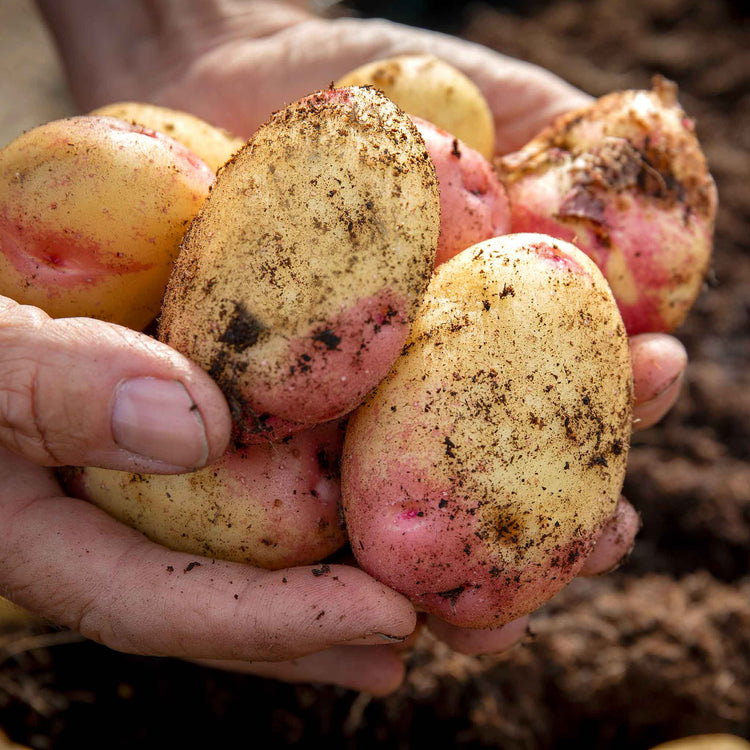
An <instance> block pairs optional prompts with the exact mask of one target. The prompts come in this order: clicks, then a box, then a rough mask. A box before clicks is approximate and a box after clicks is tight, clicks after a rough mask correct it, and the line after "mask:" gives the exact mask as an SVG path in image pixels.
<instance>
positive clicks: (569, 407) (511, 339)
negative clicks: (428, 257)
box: [341, 234, 632, 628]
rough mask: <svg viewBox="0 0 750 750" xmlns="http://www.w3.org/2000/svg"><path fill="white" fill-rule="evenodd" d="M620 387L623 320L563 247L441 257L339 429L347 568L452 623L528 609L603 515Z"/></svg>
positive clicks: (624, 377) (618, 434) (504, 617)
mask: <svg viewBox="0 0 750 750" xmlns="http://www.w3.org/2000/svg"><path fill="white" fill-rule="evenodd" d="M631 393H632V384H631V366H630V355H629V350H628V342H627V337H626V335H625V327H624V326H623V323H622V318H621V317H620V315H619V312H618V310H617V306H616V304H615V302H614V298H613V297H612V293H611V291H610V289H609V287H608V286H607V283H606V281H605V279H604V277H603V276H602V274H601V273H600V271H599V270H598V269H597V267H596V266H595V265H594V263H593V262H592V261H591V260H589V258H587V257H586V256H585V255H584V254H583V253H582V252H581V251H580V250H578V249H577V248H575V247H574V246H573V245H571V244H569V243H567V242H561V241H559V240H554V239H552V238H551V237H547V236H545V235H541V234H511V235H506V236H504V237H495V238H494V239H491V240H488V241H486V242H481V243H479V244H477V245H474V246H473V247H470V248H468V249H466V250H464V251H463V252H461V253H459V254H458V255H456V256H455V257H453V258H452V259H451V260H449V261H447V262H446V263H443V264H442V265H441V266H440V267H439V268H438V270H437V272H436V273H435V276H434V277H433V279H432V281H431V282H430V286H429V287H428V289H427V292H426V294H425V298H424V301H423V303H422V306H421V307H420V310H419V313H418V315H417V318H416V320H415V321H414V325H413V326H412V330H411V334H410V336H409V340H408V341H407V343H406V345H405V347H404V350H403V353H402V355H401V356H400V357H399V359H398V360H397V361H396V363H395V364H394V366H393V368H392V369H391V371H390V373H389V374H388V377H387V378H386V379H385V380H384V381H383V382H382V383H381V384H380V385H379V386H378V388H377V389H376V390H375V392H374V393H373V394H372V395H371V396H370V397H369V398H368V399H367V400H366V401H365V403H364V404H363V405H362V406H361V407H360V408H359V409H357V411H356V412H354V414H353V415H352V416H351V417H350V419H349V423H348V426H347V429H346V440H345V444H344V453H343V457H342V466H341V490H342V500H343V508H344V516H345V519H346V525H347V529H348V532H349V539H350V543H351V547H352V551H353V552H354V554H355V556H356V557H357V560H358V561H359V564H360V566H361V567H362V568H363V569H364V570H366V571H367V572H368V573H370V575H372V576H374V577H375V578H377V579H379V580H380V581H382V582H383V583H385V584H386V585H388V586H390V587H391V588H393V589H395V590H396V591H399V592H401V593H402V594H404V595H406V596H408V597H409V598H410V599H411V600H412V602H414V603H415V604H416V605H417V607H419V608H421V609H424V610H426V611H428V612H432V613H433V614H436V615H437V616H439V617H440V618H442V619H444V620H446V621H448V622H451V623H453V624H454V625H459V626H464V627H475V628H485V627H496V626H498V625H502V624H505V623H507V622H509V621H511V620H514V619H517V618H518V617H521V616H522V615H525V614H528V613H529V612H532V611H533V610H535V609H537V608H538V607H539V606H540V605H541V604H543V603H544V602H546V601H547V600H548V599H550V598H551V597H552V596H553V595H554V594H555V593H557V592H558V591H559V590H560V589H561V588H562V587H563V586H564V585H565V584H566V583H568V582H569V581H570V580H572V578H573V577H574V576H575V575H576V573H577V572H578V571H579V570H580V568H581V567H582V565H583V563H584V561H585V559H586V557H587V556H588V554H589V553H590V552H591V549H592V545H593V543H594V540H595V539H596V536H597V533H598V531H599V529H600V528H601V526H602V524H603V523H605V522H606V520H607V519H608V518H610V517H611V515H612V513H613V512H614V510H615V507H616V504H617V499H618V497H619V493H620V489H621V487H622V482H623V479H624V476H625V463H626V458H627V453H628V443H629V437H630V427H631V421H630V420H631Z"/></svg>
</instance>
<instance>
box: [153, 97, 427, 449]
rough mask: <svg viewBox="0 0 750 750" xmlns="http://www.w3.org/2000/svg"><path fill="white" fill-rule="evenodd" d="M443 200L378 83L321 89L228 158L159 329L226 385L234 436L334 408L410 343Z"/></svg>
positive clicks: (184, 253) (324, 415)
mask: <svg viewBox="0 0 750 750" xmlns="http://www.w3.org/2000/svg"><path fill="white" fill-rule="evenodd" d="M439 212H440V198H439V194H438V187H437V180H436V178H435V169H434V167H433V165H432V162H431V161H430V159H429V157H428V155H427V152H426V150H425V146H424V142H423V141H422V138H421V137H420V135H419V133H418V131H417V129H416V127H415V126H414V124H413V123H412V122H411V120H410V119H409V118H408V117H407V116H406V115H405V114H404V113H403V112H401V111H400V110H399V109H398V108H397V107H396V106H395V105H394V104H393V103H392V102H391V101H389V100H388V99H387V98H386V97H385V96H384V95H383V94H381V93H379V92H377V91H375V90H374V89H369V88H352V89H333V90H328V91H323V92H318V93H316V94H312V95H310V96H308V97H306V98H304V99H302V100H300V101H299V102H297V103H295V104H293V105H291V106H289V107H287V108H286V109H284V110H281V111H280V112H277V113H276V114H274V115H273V117H272V118H271V119H270V120H269V121H268V122H267V123H266V124H265V125H263V126H262V127H261V128H260V129H259V130H258V131H257V132H256V133H255V135H254V136H253V137H252V138H251V139H250V141H249V142H248V144H247V145H246V146H245V147H244V148H243V149H242V150H241V151H240V152H239V153H238V154H237V155H236V156H235V157H234V159H233V160H232V161H231V162H230V163H229V164H227V166H225V167H224V168H223V169H221V170H220V171H219V174H218V178H217V182H216V185H215V187H214V188H213V190H212V191H211V195H210V196H209V198H208V200H207V201H206V203H205V204H204V206H203V208H202V210H201V211H200V213H199V215H198V216H197V217H196V219H195V221H194V222H193V224H192V226H191V227H190V230H189V232H188V234H187V236H186V237H185V241H184V242H183V245H182V249H181V251H180V256H179V259H178V261H177V263H176V265H175V269H174V273H173V274H172V277H171V278H170V281H169V286H168V289H167V293H166V296H165V300H164V307H163V312H162V316H161V324H160V328H159V336H160V338H161V340H162V341H164V342H166V343H167V344H169V345H170V346H173V347H174V348H176V349H178V350H179V351H181V352H182V353H184V354H186V355H187V356H188V357H190V358H191V359H192V360H194V361H195V362H197V363H199V364H200V365H201V366H202V367H203V368H204V369H205V370H207V371H208V372H209V373H210V374H211V375H212V376H213V377H214V379H215V380H216V381H217V382H218V384H219V386H220V387H221V388H222V390H223V391H224V393H225V395H226V396H227V398H228V400H229V403H230V406H231V407H232V409H233V412H234V417H235V435H234V437H235V440H237V441H239V442H240V443H245V442H249V441H254V440H255V441H257V440H263V439H266V438H272V439H279V437H282V436H283V435H284V434H288V432H289V429H284V430H283V431H279V430H276V429H275V425H276V424H277V423H279V422H282V423H284V424H285V425H286V426H287V427H289V426H290V425H291V427H290V429H295V428H298V427H299V426H300V425H312V424H316V423H318V422H324V421H327V420H330V419H334V418H337V417H339V416H341V415H343V414H346V413H347V412H349V411H351V409H353V408H354V407H355V406H356V405H357V404H358V403H359V402H360V401H361V400H362V399H363V398H364V396H365V395H366V394H367V393H368V392H369V391H370V390H371V389H372V388H373V387H374V386H375V385H377V383H379V382H380V380H382V378H383V377H384V376H385V374H386V373H387V372H388V370H389V369H390V366H391V364H392V363H393V362H394V361H395V359H396V357H397V356H398V353H399V352H400V350H401V347H402V346H403V343H404V341H405V339H406V336H407V333H408V329H409V325H410V323H411V320H412V319H413V317H414V314H415V312H416V308H417V304H418V302H419V300H420V299H421V296H422V294H423V291H424V289H425V288H426V286H427V283H428V280H429V277H430V274H431V271H432V268H433V264H434V258H435V247H436V245H437V238H438V232H439V227H440V213H439Z"/></svg>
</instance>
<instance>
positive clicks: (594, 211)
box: [497, 77, 717, 335]
mask: <svg viewBox="0 0 750 750" xmlns="http://www.w3.org/2000/svg"><path fill="white" fill-rule="evenodd" d="M497 166H498V172H499V174H500V176H501V178H502V180H503V182H504V184H505V187H506V189H507V191H508V195H509V198H510V203H511V215H512V219H511V226H512V231H514V232H546V233H547V234H551V235H553V236H554V237H559V238H560V239H564V240H568V241H571V242H575V243H576V245H577V246H578V247H579V248H580V249H581V250H583V251H584V252H585V253H586V255H588V256H589V257H590V258H591V259H592V260H593V261H594V262H595V263H596V264H597V266H599V268H600V269H601V271H602V273H603V274H604V275H605V277H606V278H607V281H608V282H609V284H610V286H611V288H612V291H613V293H614V295H615V298H616V299H617V303H618V305H619V307H620V312H621V314H622V317H623V320H624V321H625V326H626V328H627V331H628V333H629V334H630V335H635V334H638V333H645V332H650V331H664V332H670V331H673V330H674V329H675V328H677V327H678V326H679V325H680V324H681V323H682V321H683V320H684V319H685V317H686V315H687V313H688V311H689V310H690V308H691V307H692V305H693V303H694V302H695V299H696V297H697V296H698V293H699V292H700V289H701V287H702V285H703V281H704V279H705V277H706V273H707V272H708V268H709V263H710V257H711V250H712V244H713V230H714V222H715V219H716V210H717V194H716V186H715V184H714V181H713V179H712V177H711V175H710V173H709V171H708V165H707V163H706V159H705V156H704V155H703V153H702V151H701V148H700V144H699V143H698V139H697V138H696V135H695V128H694V124H693V122H692V121H691V120H689V119H688V117H687V115H686V114H685V112H683V110H682V109H681V108H680V106H679V104H678V102H677V88H676V86H675V85H674V84H671V83H670V82H669V81H666V80H664V79H661V78H658V77H657V79H656V80H655V82H654V88H653V90H652V91H620V92H615V93H613V94H608V95H607V96H604V97H602V98H601V99H598V100H596V101H595V102H593V103H592V104H591V105H590V106H589V107H586V108H583V109H581V110H577V111H575V112H570V113H568V114H566V115H563V116H562V117H560V118H559V119H558V120H557V121H555V122H554V123H552V125H550V126H549V127H548V128H546V129H545V130H544V131H542V133H540V134H539V135H538V136H537V137H536V138H534V139H533V140H532V141H531V142H529V143H528V144H527V145H526V146H524V147H523V148H522V149H521V150H520V151H518V152H517V153H515V154H510V155H508V156H506V157H504V158H503V159H501V160H499V162H498V165H497Z"/></svg>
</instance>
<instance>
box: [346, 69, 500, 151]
mask: <svg viewBox="0 0 750 750" xmlns="http://www.w3.org/2000/svg"><path fill="white" fill-rule="evenodd" d="M336 85H337V86H374V87H375V88H377V89H379V90H380V91H382V92H383V93H384V94H385V95H386V96H387V97H388V98H389V99H391V100H392V101H394V102H395V103H396V104H397V105H398V106H399V107H401V109H403V110H404V112H407V113H408V114H410V115H414V116H415V117H421V118H422V119H424V120H427V121H428V122H432V123H434V124H435V125H437V126H438V127H440V128H442V129H443V130H447V131H448V132H449V133H451V134H452V135H454V136H455V137H456V138H459V139H460V140H462V141H463V142H464V143H465V144H466V145H468V146H469V147H470V148H473V149H475V150H476V151H479V153H480V154H482V156H484V158H485V159H491V158H492V157H493V156H494V154H495V121H494V119H493V117H492V112H491V111H490V107H489V104H487V100H486V99H485V98H484V96H483V95H482V92H481V91H480V90H479V88H478V87H477V86H476V84H475V83H474V82H473V81H472V80H471V79H470V78H467V77H466V76H465V75H464V74H463V73H462V72H461V71H460V70H457V69H456V68H454V67H453V66H452V65H450V64H449V63H447V62H445V61H443V60H440V59H439V58H437V57H434V56H433V55H401V56H398V57H391V58H388V59H385V60H377V61H375V62H372V63H367V64H366V65H362V66H361V67H359V68H356V69H355V70H352V71H350V72H349V73H347V74H346V75H345V76H344V77H343V78H341V79H339V80H338V81H337V82H336Z"/></svg>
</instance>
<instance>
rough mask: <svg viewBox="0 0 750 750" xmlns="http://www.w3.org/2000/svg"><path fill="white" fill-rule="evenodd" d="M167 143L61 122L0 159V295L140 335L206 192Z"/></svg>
mask: <svg viewBox="0 0 750 750" xmlns="http://www.w3.org/2000/svg"><path fill="white" fill-rule="evenodd" d="M214 177H215V176H214V174H213V172H212V171H211V170H210V169H209V168H208V167H207V166H206V165H205V164H204V163H203V162H202V161H201V160H200V159H198V158H197V157H196V156H195V155H194V154H193V153H192V152H191V151H189V150H188V149H186V148H185V147H184V146H183V145H182V144H180V143H178V142H177V141H175V140H173V139H172V138H169V137H167V136H164V135H162V134H160V133H156V132H154V131H153V130H148V129H145V128H143V127H142V126H139V125H131V124H128V123H126V122H124V121H122V120H118V119H114V118H111V117H73V118H70V119H66V120H57V121H55V122H50V123H47V124H46V125H42V126H40V127H38V128H34V129H33V130H30V131H28V132H27V133H24V134H23V135H22V136H20V137H19V138H17V139H16V140H15V141H13V142H12V143H10V144H8V145H7V146H6V147H5V148H4V149H2V151H0V295H4V296H6V297H10V298H12V299H14V300H16V301H17V302H20V303H22V304H29V305H35V306H37V307H41V308H42V309H43V310H44V311H45V312H47V313H48V314H49V315H51V316H52V317H55V318H62V317H75V316H85V317H93V318H99V319H101V320H107V321H111V322H114V323H120V324H122V325H126V326H129V327H131V328H135V329H139V330H140V329H143V328H144V327H145V326H147V325H148V324H149V323H150V322H151V320H153V319H154V318H155V317H156V315H157V314H158V312H159V307H160V305H161V299H162V296H163V294H164V288H165V286H166V283H167V278H168V277H169V272H170V270H171V267H172V263H173V261H174V259H175V257H176V255H177V250H178V248H179V244H180V240H181V239H182V236H183V234H184V233H185V230H186V228H187V226H188V224H189V222H190V220H191V219H192V218H193V216H194V215H195V214H196V213H197V212H198V209H199V208H200V207H201V205H202V203H203V201H204V200H205V198H206V196H207V195H208V191H209V189H210V187H211V185H212V183H213V181H214Z"/></svg>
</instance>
